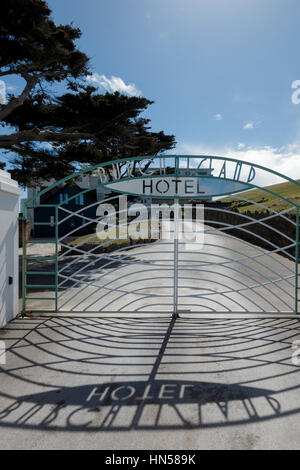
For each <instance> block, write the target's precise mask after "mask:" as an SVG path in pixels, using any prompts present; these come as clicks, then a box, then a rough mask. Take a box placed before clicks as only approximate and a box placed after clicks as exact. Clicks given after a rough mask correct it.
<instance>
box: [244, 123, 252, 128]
mask: <svg viewBox="0 0 300 470" xmlns="http://www.w3.org/2000/svg"><path fill="white" fill-rule="evenodd" d="M243 129H254V122H247V123H246V124H244V126H243Z"/></svg>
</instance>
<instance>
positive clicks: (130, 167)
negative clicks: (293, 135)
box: [97, 156, 256, 199]
mask: <svg viewBox="0 0 300 470" xmlns="http://www.w3.org/2000/svg"><path fill="white" fill-rule="evenodd" d="M157 163H159V165H157ZM154 165H155V166H154ZM97 170H98V177H99V180H100V184H101V185H103V186H105V187H107V188H109V189H111V190H113V191H116V192H120V193H126V194H133V195H138V196H149V197H152V196H154V197H160V198H174V197H175V198H176V197H180V198H200V199H201V198H203V199H207V198H211V197H213V196H224V195H226V194H232V193H236V192H240V191H245V190H248V189H251V188H252V187H253V186H252V184H250V183H251V182H252V181H253V180H254V179H255V177H256V172H255V168H254V167H253V166H252V165H249V164H248V163H247V162H241V161H238V160H234V161H227V160H226V159H224V160H222V158H216V157H204V158H200V159H192V158H190V157H178V158H177V159H174V158H173V159H172V158H170V157H168V156H166V157H158V158H156V159H153V158H152V159H151V158H149V159H142V160H137V161H132V160H128V161H122V162H121V163H120V162H116V163H113V162H111V164H110V165H109V166H105V167H104V166H103V167H101V168H98V169H97Z"/></svg>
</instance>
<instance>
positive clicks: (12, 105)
mask: <svg viewBox="0 0 300 470" xmlns="http://www.w3.org/2000/svg"><path fill="white" fill-rule="evenodd" d="M23 78H24V79H25V80H26V86H25V88H24V90H23V91H22V93H21V94H20V96H18V98H15V99H14V100H12V101H10V102H9V103H8V104H7V105H6V106H5V107H4V108H3V109H2V110H1V111H0V121H3V119H5V118H6V117H7V116H8V115H9V114H10V113H12V112H13V110H14V109H16V108H17V107H18V106H21V105H22V104H23V103H24V101H25V99H26V98H27V96H28V95H29V93H30V92H31V90H32V89H33V88H34V87H35V85H36V84H37V82H38V81H39V78H38V77H36V76H29V75H28V76H23Z"/></svg>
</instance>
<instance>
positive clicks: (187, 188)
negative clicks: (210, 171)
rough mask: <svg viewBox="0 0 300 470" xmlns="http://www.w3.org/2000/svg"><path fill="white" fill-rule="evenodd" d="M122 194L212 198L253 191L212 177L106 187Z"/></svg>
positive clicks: (139, 181) (157, 179)
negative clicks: (247, 190)
mask: <svg viewBox="0 0 300 470" xmlns="http://www.w3.org/2000/svg"><path fill="white" fill-rule="evenodd" d="M105 186H106V187H107V188H109V189H111V190H113V191H116V192H121V193H127V194H135V195H136V194H137V195H141V196H150V197H152V196H154V197H169V198H174V197H181V198H193V197H212V196H222V195H225V194H230V193H234V192H239V191H244V190H246V189H251V186H250V185H248V184H247V183H243V182H238V181H230V180H225V179H222V178H211V177H205V176H202V177H198V178H195V177H193V178H192V177H186V176H183V177H174V176H164V177H161V176H156V177H153V178H151V177H150V178H149V177H147V178H133V179H129V180H126V181H118V182H116V183H110V184H106V185H105Z"/></svg>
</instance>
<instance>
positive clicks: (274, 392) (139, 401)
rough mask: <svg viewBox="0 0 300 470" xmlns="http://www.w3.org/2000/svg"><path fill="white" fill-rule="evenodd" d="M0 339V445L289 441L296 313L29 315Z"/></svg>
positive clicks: (276, 444) (276, 445)
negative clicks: (2, 361)
mask: <svg viewBox="0 0 300 470" xmlns="http://www.w3.org/2000/svg"><path fill="white" fill-rule="evenodd" d="M0 340H2V341H5V343H6V346H7V348H8V351H7V355H6V360H7V362H6V365H2V368H1V372H0V384H1V386H0V448H1V449H114V450H117V449H150V450H151V449H175V450H176V449H299V448H300V437H299V436H300V419H299V418H300V369H299V366H298V365H297V364H296V362H297V350H295V349H292V345H293V342H294V341H299V340H300V331H299V322H298V320H296V319H291V318H290V319H289V318H233V319H225V318H222V316H220V317H218V318H215V319H208V318H206V319H204V318H202V319H201V318H195V319H191V318H180V319H177V320H176V322H174V321H172V320H171V321H170V319H169V318H167V317H159V318H151V319H150V318H130V317H128V318H119V319H118V318H105V319H100V318H89V317H85V318H84V317H81V318H67V317H64V318H59V317H52V318H51V317H48V318H40V317H36V318H35V317H32V318H25V319H21V318H20V319H17V320H15V321H13V322H12V323H10V324H9V325H8V326H7V327H6V328H5V329H3V330H1V332H0ZM294 345H295V343H294ZM293 352H294V354H295V359H296V362H295V364H293V363H292V358H291V356H292V353H293Z"/></svg>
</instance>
